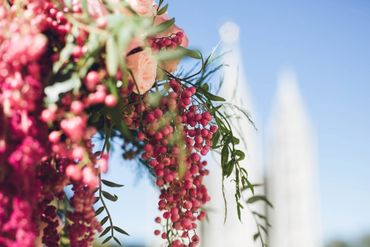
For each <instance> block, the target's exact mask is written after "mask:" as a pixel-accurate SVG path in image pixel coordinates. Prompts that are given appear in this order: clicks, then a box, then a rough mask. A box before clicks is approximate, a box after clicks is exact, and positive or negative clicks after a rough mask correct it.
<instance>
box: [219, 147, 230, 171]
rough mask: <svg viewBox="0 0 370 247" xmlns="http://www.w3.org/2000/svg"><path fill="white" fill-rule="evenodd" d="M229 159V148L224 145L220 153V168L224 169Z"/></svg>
mask: <svg viewBox="0 0 370 247" xmlns="http://www.w3.org/2000/svg"><path fill="white" fill-rule="evenodd" d="M228 158H229V147H228V145H225V146H224V147H223V148H222V151H221V166H222V167H225V166H226V164H227V160H228Z"/></svg>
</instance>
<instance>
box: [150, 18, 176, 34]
mask: <svg viewBox="0 0 370 247" xmlns="http://www.w3.org/2000/svg"><path fill="white" fill-rule="evenodd" d="M173 24H175V18H172V19H170V20H168V21H165V22H162V23H161V24H159V25H157V26H155V27H154V28H153V29H152V30H151V32H149V34H155V33H162V32H164V31H166V30H167V29H168V28H170V27H171V26H172V25H173Z"/></svg>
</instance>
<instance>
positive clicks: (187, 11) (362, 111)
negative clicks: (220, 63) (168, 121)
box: [114, 0, 370, 240]
mask: <svg viewBox="0 0 370 247" xmlns="http://www.w3.org/2000/svg"><path fill="white" fill-rule="evenodd" d="M169 3H170V7H169V14H170V15H171V16H175V17H176V20H177V23H178V25H180V26H181V27H183V28H184V29H185V30H186V32H187V34H188V36H189V38H190V45H191V47H193V48H199V49H200V50H201V51H203V52H205V53H207V52H208V51H210V49H211V48H212V47H213V46H214V45H216V44H217V43H218V41H219V36H218V28H219V27H220V26H221V25H222V23H224V22H225V21H229V20H231V21H234V22H236V23H237V24H238V25H239V26H240V29H241V37H240V43H241V44H240V45H241V50H242V53H243V60H244V61H243V62H244V71H245V73H246V76H247V79H248V83H249V88H250V89H251V92H252V95H253V101H254V107H255V109H256V112H257V115H258V119H259V120H260V121H259V122H260V125H261V126H258V127H259V128H260V129H261V130H262V131H263V129H264V128H265V126H266V124H267V120H268V115H269V113H270V109H271V104H272V98H273V96H274V93H275V90H276V82H277V75H278V73H279V71H280V70H281V68H283V67H285V66H289V67H291V68H293V69H294V70H295V71H296V73H297V75H298V80H299V83H300V88H301V92H302V95H303V98H304V101H305V104H306V107H307V110H308V112H309V114H310V117H311V120H312V122H313V125H314V127H315V129H316V132H317V136H318V142H319V143H318V144H319V162H320V198H321V214H322V225H323V236H324V239H325V240H328V239H331V238H334V237H343V238H352V237H354V236H357V235H359V234H361V233H365V232H370V213H369V212H368V211H369V209H370V179H369V175H370V131H369V128H370V95H369V94H370V32H369V31H370V1H367V0H351V1H349V0H321V1H318V0H301V1H293V0H280V1H276V0H275V1H271V0H265V1H252V0H228V1H209V0H202V1H199V0H186V1H170V2H169ZM114 169H118V168H114ZM119 169H121V168H119ZM130 169H131V168H130ZM131 170H133V169H131ZM115 171H118V170H115ZM116 174H117V173H116ZM133 174H135V172H133ZM114 177H117V176H116V175H115V176H114ZM120 180H122V178H121V179H120ZM130 181H131V182H129V184H130V183H131V185H134V184H135V183H136V182H134V180H132V179H131V180H130ZM135 181H136V180H135ZM123 183H124V181H123ZM141 183H144V184H146V185H145V186H149V185H148V183H147V182H145V181H142V182H140V181H139V182H138V184H139V186H141V185H140V184H141ZM149 187H150V186H149ZM149 187H145V188H149ZM126 189H127V190H130V189H129V188H126ZM132 191H133V192H130V193H132V195H134V194H135V193H136V192H137V190H136V192H135V189H132ZM127 193H129V192H127ZM130 195H131V194H130ZM127 196H128V194H126V195H125V192H122V196H121V197H122V198H123V199H122V200H123V201H122V202H121V204H122V205H123V204H125V202H124V200H125V199H124V197H127ZM135 200H136V201H138V202H140V199H138V198H135ZM136 201H135V202H136ZM143 203H144V204H146V203H153V204H154V203H155V202H143ZM122 207H126V206H122ZM131 209H132V210H135V207H133V208H131ZM136 209H137V208H136ZM142 209H143V210H144V209H145V207H143V208H142ZM123 215H124V213H123ZM122 217H124V216H122ZM148 217H149V216H148ZM130 219H131V218H130V216H128V218H127V221H126V222H129V221H130ZM120 221H121V220H120ZM130 226H131V227H133V228H134V229H136V230H135V231H136V232H137V234H139V231H140V228H139V227H137V226H135V225H130ZM127 230H128V231H129V230H130V229H129V228H128V229H127Z"/></svg>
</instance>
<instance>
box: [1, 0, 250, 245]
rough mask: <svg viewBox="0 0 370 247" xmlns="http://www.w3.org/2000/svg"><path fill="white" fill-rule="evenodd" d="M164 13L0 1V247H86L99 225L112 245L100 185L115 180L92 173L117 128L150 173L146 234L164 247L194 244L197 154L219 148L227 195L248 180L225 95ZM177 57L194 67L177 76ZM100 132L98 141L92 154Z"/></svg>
mask: <svg viewBox="0 0 370 247" xmlns="http://www.w3.org/2000/svg"><path fill="white" fill-rule="evenodd" d="M167 8H168V5H167V4H166V5H164V6H163V0H160V1H159V3H158V4H156V3H155V2H153V1H152V0H144V1H143V0H140V1H139V0H126V1H124V0H122V1H120V0H108V1H101V0H72V1H67V0H66V1H53V0H26V1H20V0H14V1H3V4H2V5H1V6H0V28H1V30H3V31H2V32H1V33H0V245H1V246H14V247H15V246H22V247H29V246H30V247H31V246H42V245H45V246H50V247H53V246H72V247H74V246H76V247H77V246H78V247H80V246H91V245H92V242H93V241H94V239H95V237H96V235H97V233H99V232H100V237H104V239H103V243H106V242H108V241H110V240H113V241H115V242H117V243H120V241H119V239H118V238H117V234H118V233H122V234H127V233H126V232H125V231H124V230H123V229H121V228H119V227H118V226H115V225H114V220H113V218H112V216H111V215H110V213H109V210H108V208H107V206H106V203H105V200H111V201H116V200H117V196H116V195H113V194H111V193H109V192H108V191H106V190H104V189H103V186H107V187H120V186H121V185H119V184H116V183H113V182H110V181H107V180H104V179H102V178H101V176H102V173H106V172H107V171H108V160H109V151H110V139H111V138H112V137H114V136H117V135H118V136H119V137H120V138H122V139H123V140H124V143H125V144H124V147H123V148H124V150H125V155H124V157H125V158H130V159H132V158H136V159H137V160H139V162H141V163H142V164H143V165H145V166H147V167H148V169H149V170H150V171H151V172H152V174H153V179H154V180H155V183H156V185H157V186H158V188H159V190H160V198H159V202H158V208H159V210H160V212H161V216H158V217H157V218H156V219H155V222H157V223H158V226H159V227H158V230H156V231H155V232H154V234H155V235H160V237H161V238H163V239H164V242H166V243H167V245H168V246H173V247H183V246H197V245H198V243H199V241H200V239H199V237H198V235H197V233H196V228H197V226H198V225H199V222H200V221H201V220H202V219H203V218H204V217H205V216H206V212H205V211H204V207H203V206H204V205H205V204H206V203H207V201H209V200H210V197H209V195H208V193H207V188H206V187H205V186H204V184H203V178H204V176H206V175H208V173H209V171H208V170H207V161H206V160H205V159H204V158H202V156H205V155H206V154H207V153H208V152H209V151H210V150H211V149H215V148H219V147H221V148H222V150H223V152H222V153H223V157H222V168H223V175H224V176H225V177H228V176H230V174H231V172H232V171H233V169H235V170H237V174H242V175H237V176H238V177H236V181H237V188H238V190H237V191H238V192H240V190H241V189H242V188H243V187H246V182H247V180H246V172H243V171H241V172H239V170H238V169H241V168H240V167H239V166H238V163H237V162H238V161H239V160H240V157H241V156H242V154H243V153H242V152H241V151H240V150H236V149H235V138H234V137H233V136H232V131H231V129H230V125H228V123H227V119H225V118H223V117H222V115H220V106H219V104H218V103H217V101H223V99H222V98H220V97H218V96H216V95H213V94H211V93H210V92H209V89H208V85H207V79H208V76H209V75H210V74H211V73H209V72H208V71H207V68H208V67H209V64H210V60H211V59H210V57H209V58H207V59H206V60H204V59H203V57H202V56H201V55H200V54H199V53H198V52H195V51H191V50H189V49H187V46H188V39H187V37H186V34H185V32H184V31H183V30H182V29H181V28H179V27H177V26H176V25H175V23H174V19H171V18H169V17H168V15H167V13H166V11H167ZM184 56H188V57H191V58H194V59H198V61H199V60H201V65H202V66H201V70H200V71H199V72H197V73H195V74H194V75H190V76H188V77H185V78H181V77H176V76H175V75H174V74H173V73H175V72H176V70H177V67H178V64H179V62H180V59H181V58H182V57H184ZM98 134H100V135H102V136H103V138H104V145H103V148H102V149H101V150H100V151H99V152H93V148H94V143H93V142H92V137H93V136H96V135H98ZM220 136H221V137H220ZM224 150H226V151H227V155H226V156H225V154H224V152H225V151H224ZM244 174H245V175H244ZM238 181H241V182H240V183H241V184H240V185H239V182H238ZM67 187H68V188H70V189H66V188H67ZM239 187H240V188H241V189H240V190H239ZM97 202H99V203H100V204H101V205H102V206H101V207H98V208H97V207H96V206H94V205H95V203H97ZM103 213H105V214H106V216H105V217H103V219H102V220H101V221H100V222H99V221H98V220H97V218H96V216H97V215H100V214H103ZM108 233H110V234H109V235H108V236H105V235H107V234H108ZM115 234H116V235H115Z"/></svg>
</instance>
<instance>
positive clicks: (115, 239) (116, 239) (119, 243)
mask: <svg viewBox="0 0 370 247" xmlns="http://www.w3.org/2000/svg"><path fill="white" fill-rule="evenodd" d="M113 239H114V241H116V243H117V244H118V245H119V246H122V245H121V242H120V241H119V240H118V238H116V237H113Z"/></svg>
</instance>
